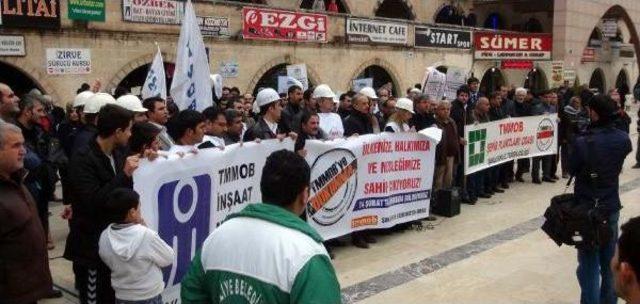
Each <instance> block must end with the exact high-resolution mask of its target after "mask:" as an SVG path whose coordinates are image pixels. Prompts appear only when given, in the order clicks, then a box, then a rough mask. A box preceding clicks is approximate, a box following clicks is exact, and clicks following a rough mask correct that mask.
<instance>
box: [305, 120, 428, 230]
mask: <svg viewBox="0 0 640 304" xmlns="http://www.w3.org/2000/svg"><path fill="white" fill-rule="evenodd" d="M438 140H439V136H438V138H437V139H436V138H429V137H427V136H425V135H423V134H420V133H382V134H378V135H365V136H359V137H356V138H349V139H338V140H334V141H325V142H322V141H315V140H312V141H307V143H306V146H305V149H306V150H307V157H306V159H307V162H308V163H309V165H310V166H311V181H310V187H309V188H310V194H309V202H308V204H307V221H308V222H309V224H310V225H311V226H312V227H313V228H315V229H316V230H317V231H318V232H319V233H320V235H321V236H322V237H323V238H325V239H332V238H335V237H339V236H342V235H345V234H349V233H351V232H353V231H358V230H364V229H378V228H388V227H392V226H394V225H397V224H399V223H404V222H408V221H413V220H417V219H420V218H424V217H427V216H428V215H429V202H430V198H431V185H432V183H433V172H434V171H433V170H434V161H435V148H436V144H437V143H438Z"/></svg>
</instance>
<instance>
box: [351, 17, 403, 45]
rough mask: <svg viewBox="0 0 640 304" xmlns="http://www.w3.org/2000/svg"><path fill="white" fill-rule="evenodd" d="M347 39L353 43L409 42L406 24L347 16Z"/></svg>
mask: <svg viewBox="0 0 640 304" xmlns="http://www.w3.org/2000/svg"><path fill="white" fill-rule="evenodd" d="M346 27H347V41H348V42H351V43H385V44H407V41H408V37H409V35H408V32H409V27H408V26H407V25H406V24H402V23H395V22H385V21H376V20H367V19H356V18H347V23H346Z"/></svg>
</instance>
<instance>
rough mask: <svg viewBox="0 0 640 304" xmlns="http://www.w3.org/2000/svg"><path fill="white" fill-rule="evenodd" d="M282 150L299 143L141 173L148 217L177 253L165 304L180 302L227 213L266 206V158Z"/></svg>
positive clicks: (174, 161) (240, 150)
mask: <svg viewBox="0 0 640 304" xmlns="http://www.w3.org/2000/svg"><path fill="white" fill-rule="evenodd" d="M281 149H287V150H293V141H291V140H290V139H286V140H285V141H283V142H279V141H278V140H264V141H262V142H261V143H259V144H256V143H253V142H251V143H244V144H243V146H240V145H239V144H234V145H229V146H227V147H226V148H225V149H224V151H221V150H218V149H205V150H200V151H199V153H198V154H197V155H192V154H187V156H185V157H184V158H180V157H178V156H177V155H173V156H171V157H170V158H169V159H162V158H160V159H158V160H155V161H153V162H144V163H142V164H141V165H140V168H138V170H136V172H135V174H134V176H133V182H134V183H133V184H134V189H135V190H136V192H138V193H139V194H140V201H141V207H142V216H143V218H144V219H145V221H146V222H147V225H148V226H149V227H150V228H151V229H154V230H156V231H157V232H158V234H159V235H160V237H161V238H162V239H163V240H164V241H165V242H167V244H169V246H171V247H173V249H174V251H175V253H176V258H175V260H174V261H173V265H172V266H170V267H167V268H166V269H163V274H164V281H165V283H166V286H167V289H166V290H165V293H164V294H163V298H164V302H165V303H174V302H173V300H174V299H179V292H180V285H179V283H180V281H181V280H182V277H183V276H184V275H185V274H186V272H187V270H188V269H189V265H190V263H191V259H192V258H193V256H194V254H195V252H196V251H197V250H200V248H201V247H202V242H204V240H205V239H206V238H207V236H208V235H209V233H210V232H211V231H212V230H213V229H214V228H215V227H217V226H219V225H220V224H221V223H222V221H223V220H224V219H225V218H226V217H227V215H229V214H231V213H234V212H238V211H240V210H242V209H243V208H244V207H245V206H246V205H247V204H251V203H257V202H260V200H261V199H262V194H261V192H260V177H261V176H262V168H263V167H264V163H265V161H266V157H267V156H268V155H269V154H271V153H272V152H274V151H277V150H281ZM175 303H178V302H175Z"/></svg>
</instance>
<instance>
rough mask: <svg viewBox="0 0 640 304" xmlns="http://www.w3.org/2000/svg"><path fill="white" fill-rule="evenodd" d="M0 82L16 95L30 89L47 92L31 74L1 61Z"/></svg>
mask: <svg viewBox="0 0 640 304" xmlns="http://www.w3.org/2000/svg"><path fill="white" fill-rule="evenodd" d="M0 82H2V83H4V84H6V85H8V86H9V87H10V88H11V89H12V90H13V92H14V93H15V94H16V95H18V96H22V95H24V94H26V93H29V91H31V90H32V89H38V90H40V92H42V93H43V94H46V93H47V92H45V91H44V90H43V89H42V87H41V86H40V85H39V84H38V83H36V81H35V80H34V79H33V78H31V76H29V75H27V74H26V73H25V72H24V71H22V70H21V69H19V68H17V67H15V66H13V65H11V64H8V63H5V62H2V61H0ZM79 87H80V85H79V84H78V88H79ZM75 89H77V88H75Z"/></svg>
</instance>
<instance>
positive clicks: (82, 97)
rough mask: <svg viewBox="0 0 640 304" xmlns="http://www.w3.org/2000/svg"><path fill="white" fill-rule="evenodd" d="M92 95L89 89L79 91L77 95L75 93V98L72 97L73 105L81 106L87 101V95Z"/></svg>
mask: <svg viewBox="0 0 640 304" xmlns="http://www.w3.org/2000/svg"><path fill="white" fill-rule="evenodd" d="M93 95H95V94H94V93H93V92H91V91H84V92H80V93H79V94H78V95H76V98H74V99H73V107H74V108H76V107H83V106H84V105H85V104H86V103H87V100H88V99H89V97H91V96H93Z"/></svg>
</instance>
